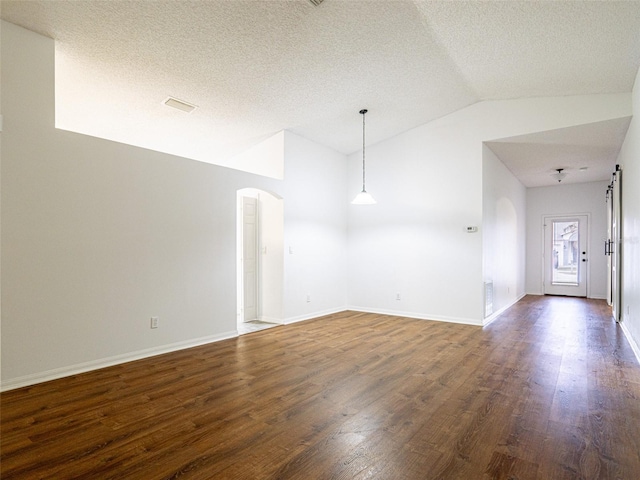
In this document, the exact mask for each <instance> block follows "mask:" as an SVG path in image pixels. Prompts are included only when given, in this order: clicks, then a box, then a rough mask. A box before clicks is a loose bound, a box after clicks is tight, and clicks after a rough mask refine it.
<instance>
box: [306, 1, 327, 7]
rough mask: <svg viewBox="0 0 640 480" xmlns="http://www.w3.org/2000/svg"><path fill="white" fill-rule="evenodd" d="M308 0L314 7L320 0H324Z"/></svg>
mask: <svg viewBox="0 0 640 480" xmlns="http://www.w3.org/2000/svg"><path fill="white" fill-rule="evenodd" d="M309 1H310V2H311V3H312V4H313V5H315V6H316V7H317V6H318V5H320V4H321V3H322V2H324V0H309Z"/></svg>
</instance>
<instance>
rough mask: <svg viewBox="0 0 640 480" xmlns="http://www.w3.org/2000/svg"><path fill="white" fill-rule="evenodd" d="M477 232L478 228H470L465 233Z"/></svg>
mask: <svg viewBox="0 0 640 480" xmlns="http://www.w3.org/2000/svg"><path fill="white" fill-rule="evenodd" d="M477 231H478V227H475V226H472V227H467V233H474V232H477Z"/></svg>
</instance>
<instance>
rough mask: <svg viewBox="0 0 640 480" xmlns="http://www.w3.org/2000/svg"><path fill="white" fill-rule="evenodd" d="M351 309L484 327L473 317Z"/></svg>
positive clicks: (353, 308)
mask: <svg viewBox="0 0 640 480" xmlns="http://www.w3.org/2000/svg"><path fill="white" fill-rule="evenodd" d="M349 310H352V311H354V312H363V313H378V314H380V315H393V316H395V317H406V318H415V319H418V320H433V321H434V322H448V323H461V324H463V325H473V326H476V327H482V321H478V320H474V319H471V318H463V317H446V316H442V315H429V314H425V313H415V312H403V311H400V310H385V309H377V308H366V307H357V306H354V305H351V306H349Z"/></svg>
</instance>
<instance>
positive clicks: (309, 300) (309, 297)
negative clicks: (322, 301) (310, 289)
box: [307, 295, 311, 303]
mask: <svg viewBox="0 0 640 480" xmlns="http://www.w3.org/2000/svg"><path fill="white" fill-rule="evenodd" d="M310 302H311V295H307V303H310Z"/></svg>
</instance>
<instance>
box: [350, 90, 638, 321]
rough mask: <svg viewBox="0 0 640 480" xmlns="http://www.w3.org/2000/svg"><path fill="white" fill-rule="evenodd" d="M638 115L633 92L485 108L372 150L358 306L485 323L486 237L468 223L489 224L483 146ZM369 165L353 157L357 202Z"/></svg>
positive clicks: (355, 269) (362, 216) (358, 243)
mask: <svg viewBox="0 0 640 480" xmlns="http://www.w3.org/2000/svg"><path fill="white" fill-rule="evenodd" d="M629 114H630V96H629V95H628V94H615V95H590V96H574V97H558V98H525V99H517V100H505V101H490V102H481V103H477V104H475V105H472V106H470V107H467V108H465V109H463V110H460V111H458V112H455V113H452V114H451V115H447V116H446V117H443V118H440V119H438V120H436V121H434V122H431V123H428V124H426V125H422V126H420V127H418V128H415V129H413V130H411V131H409V132H406V133H404V134H401V135H398V136H397V137H394V138H392V139H389V140H387V141H384V142H381V143H379V144H377V145H372V146H367V190H368V191H369V192H370V193H371V194H372V195H373V196H374V197H375V198H376V200H377V201H378V204H377V205H373V206H350V208H349V303H350V305H351V308H353V309H356V310H364V311H373V312H382V313H398V314H402V315H407V316H414V317H417V318H431V319H434V320H449V321H459V322H465V323H471V324H476V325H480V324H482V319H483V316H484V315H483V314H484V308H483V307H484V296H483V280H484V275H483V265H482V263H483V262H482V259H483V246H482V235H481V234H476V235H473V234H467V233H466V232H465V227H466V226H473V225H475V226H482V224H483V187H482V174H483V170H482V169H483V166H482V165H483V163H482V159H483V148H482V147H483V142H484V141H489V140H495V139H499V138H504V137H510V136H515V135H522V134H526V133H533V132H540V131H545V130H552V129H556V128H564V127H569V126H572V125H580V124H585V123H592V122H596V121H602V120H606V119H612V118H619V117H625V116H629ZM375 115H376V112H375V109H373V108H372V109H370V112H369V113H368V114H367V121H368V122H369V123H371V122H375V118H376V117H375ZM361 161H362V159H361V153H356V154H353V155H351V156H350V157H349V177H348V178H349V184H348V190H349V194H348V195H349V197H352V196H354V195H355V194H356V193H357V191H359V185H360V184H361V175H362V171H361V168H362V166H361ZM349 199H350V198H349ZM515 248H516V249H521V248H522V247H521V246H518V247H515ZM519 275H521V272H520V273H515V276H516V278H518V277H519ZM397 293H400V294H401V300H399V301H398V300H396V294H397Z"/></svg>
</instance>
